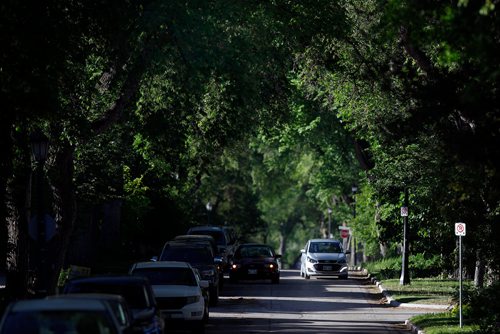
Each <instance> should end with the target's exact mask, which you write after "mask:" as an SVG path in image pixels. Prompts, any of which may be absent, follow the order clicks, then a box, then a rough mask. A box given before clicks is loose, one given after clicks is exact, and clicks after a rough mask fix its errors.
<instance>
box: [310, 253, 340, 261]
mask: <svg viewBox="0 0 500 334" xmlns="http://www.w3.org/2000/svg"><path fill="white" fill-rule="evenodd" d="M309 256H310V257H311V258H313V259H315V260H318V261H322V260H325V261H327V260H328V261H338V260H340V259H345V255H344V253H309Z"/></svg>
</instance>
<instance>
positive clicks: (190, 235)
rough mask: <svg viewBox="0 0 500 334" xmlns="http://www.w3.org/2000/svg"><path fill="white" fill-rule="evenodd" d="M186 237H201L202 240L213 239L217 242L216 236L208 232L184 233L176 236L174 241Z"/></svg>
mask: <svg viewBox="0 0 500 334" xmlns="http://www.w3.org/2000/svg"><path fill="white" fill-rule="evenodd" d="M184 239H200V241H202V240H210V241H212V240H213V241H214V242H215V239H214V237H212V236H211V235H208V234H182V235H178V236H176V237H175V238H174V241H177V240H184Z"/></svg>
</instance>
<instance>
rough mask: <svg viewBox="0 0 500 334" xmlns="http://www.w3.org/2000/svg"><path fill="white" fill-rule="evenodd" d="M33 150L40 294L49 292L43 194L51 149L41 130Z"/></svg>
mask: <svg viewBox="0 0 500 334" xmlns="http://www.w3.org/2000/svg"><path fill="white" fill-rule="evenodd" d="M30 141H31V151H32V154H33V158H34V159H35V163H36V167H35V168H36V178H37V183H36V184H37V213H36V242H37V248H38V261H37V262H38V270H37V273H38V280H39V281H38V284H37V285H38V286H37V290H38V292H39V293H40V294H46V293H47V288H48V286H47V268H46V260H47V259H46V256H47V254H46V253H47V252H46V244H45V242H46V239H47V235H46V226H45V212H44V211H45V207H44V195H43V166H44V164H45V161H46V160H47V153H48V149H49V140H48V138H47V136H45V134H43V133H42V132H41V131H36V132H34V133H33V134H32V135H31V137H30Z"/></svg>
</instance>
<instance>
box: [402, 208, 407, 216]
mask: <svg viewBox="0 0 500 334" xmlns="http://www.w3.org/2000/svg"><path fill="white" fill-rule="evenodd" d="M401 217H408V207H407V206H402V207H401Z"/></svg>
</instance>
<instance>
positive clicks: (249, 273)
mask: <svg viewBox="0 0 500 334" xmlns="http://www.w3.org/2000/svg"><path fill="white" fill-rule="evenodd" d="M248 275H257V269H248Z"/></svg>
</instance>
